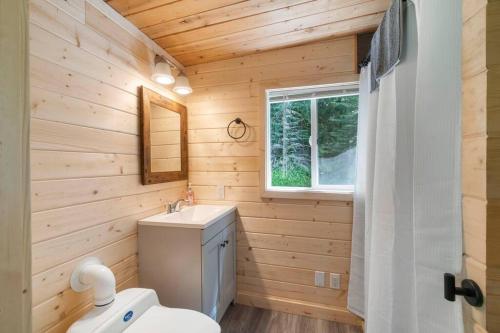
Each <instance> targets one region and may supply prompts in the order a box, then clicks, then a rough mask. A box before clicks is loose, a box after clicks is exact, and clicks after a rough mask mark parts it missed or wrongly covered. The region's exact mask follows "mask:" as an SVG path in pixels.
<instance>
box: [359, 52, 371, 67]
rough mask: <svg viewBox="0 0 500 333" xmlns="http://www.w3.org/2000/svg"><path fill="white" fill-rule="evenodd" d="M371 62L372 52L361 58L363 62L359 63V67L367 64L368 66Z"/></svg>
mask: <svg viewBox="0 0 500 333" xmlns="http://www.w3.org/2000/svg"><path fill="white" fill-rule="evenodd" d="M369 62H370V52H368V54H367V55H366V56H365V57H364V58H363V60H361V62H360V63H359V64H358V67H359V68H363V67H365V66H368V63H369Z"/></svg>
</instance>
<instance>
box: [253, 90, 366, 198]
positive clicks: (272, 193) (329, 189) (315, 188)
mask: <svg viewBox="0 0 500 333" xmlns="http://www.w3.org/2000/svg"><path fill="white" fill-rule="evenodd" d="M325 88H330V89H332V90H345V89H353V88H355V89H358V88H359V82H357V81H355V82H347V83H336V84H325V85H317V86H303V87H289V88H266V89H264V96H265V98H264V103H265V112H264V116H263V118H264V124H263V125H264V126H263V129H264V131H263V132H264V135H263V141H264V142H263V145H264V150H265V152H264V156H263V167H264V177H263V178H264V179H263V186H262V187H263V189H262V191H261V192H262V196H263V197H267V198H291V199H313V200H322V199H325V200H348V201H349V200H352V195H353V192H354V184H353V185H320V184H319V174H318V171H319V169H318V168H319V165H318V164H319V163H318V143H317V142H318V124H317V119H318V118H317V111H318V110H317V104H318V99H323V98H329V97H341V96H353V95H359V90H358V93H356V94H353V93H352V92H350V93H346V94H334V95H330V96H328V95H323V96H318V97H311V98H296V99H293V98H291V99H287V101H302V100H310V101H311V142H312V143H315V144H311V187H288V186H272V185H271V181H272V167H271V163H270V161H271V149H269V146H270V139H271V138H270V136H271V122H270V121H269V117H270V113H271V108H270V105H271V103H273V102H271V101H270V96H269V95H270V93H273V92H286V91H291V92H292V91H301V90H311V89H318V90H320V89H325ZM274 103H279V102H276V101H275V102H274Z"/></svg>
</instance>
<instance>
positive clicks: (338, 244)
mask: <svg viewBox="0 0 500 333" xmlns="http://www.w3.org/2000/svg"><path fill="white" fill-rule="evenodd" d="M355 59H356V57H355V38H354V37H352V36H351V37H345V38H341V39H336V40H329V41H322V42H319V43H315V44H311V45H307V46H301V47H295V48H289V49H283V50H276V51H270V52H263V53H260V54H257V55H248V56H245V57H241V58H234V59H230V60H224V61H217V62H212V63H207V64H202V65H195V66H191V67H187V68H186V72H187V73H188V75H189V78H190V80H191V82H192V83H193V85H197V86H198V87H196V88H195V90H194V93H193V94H192V95H190V96H189V97H188V108H189V110H190V111H192V110H194V113H193V114H192V115H190V121H189V122H188V126H189V131H190V133H191V134H190V135H191V138H193V139H195V140H193V141H191V143H190V147H189V161H190V176H189V179H190V182H192V183H193V188H194V191H195V196H196V198H197V199H198V200H199V202H202V203H219V204H224V203H232V204H236V205H237V207H238V214H239V221H238V225H237V230H238V238H237V242H238V247H237V257H238V262H237V271H238V272H237V275H238V281H239V282H238V287H237V289H238V300H239V301H240V302H243V303H245V304H252V305H255V306H259V307H265V308H271V309H278V310H281V311H287V312H292V313H296V312H300V313H301V314H306V315H309V316H316V317H320V318H324V319H332V318H335V319H336V320H343V321H346V322H351V323H359V321H358V320H357V319H356V317H355V316H354V315H352V314H349V313H348V312H347V310H346V290H347V284H348V274H349V264H350V252H351V242H350V241H351V232H352V202H349V201H317V200H304V199H301V200H297V199H266V198H261V196H260V186H261V183H260V182H261V178H260V173H261V172H262V170H261V165H260V158H261V157H262V156H261V154H262V150H261V144H262V142H261V135H260V134H261V133H260V129H261V124H260V122H261V116H262V113H263V105H264V103H263V96H262V95H261V91H262V90H261V86H262V85H263V84H265V85H270V86H272V85H273V84H276V85H277V86H282V87H283V86H292V87H293V86H297V85H298V86H300V85H311V84H316V83H317V82H321V83H334V82H339V81H340V82H342V81H344V82H345V81H351V82H352V81H355V80H356V79H357V74H356V66H355V65H356V64H355ZM290 68H293V69H294V70H290ZM236 117H241V118H242V119H243V120H244V121H245V122H247V123H248V124H249V125H250V129H251V130H255V131H256V132H259V135H256V136H255V137H253V136H252V137H248V138H246V139H245V140H241V141H234V140H231V139H230V138H229V137H228V135H227V133H226V126H227V124H228V123H229V122H230V121H231V120H232V119H234V118H236ZM208 130H210V132H207V131H208ZM220 187H223V189H224V191H222V193H221V191H220ZM315 271H324V272H325V273H326V276H327V277H328V276H329V275H328V274H329V273H337V274H340V275H341V290H340V291H339V290H334V289H331V288H329V286H328V283H329V282H328V281H326V286H325V288H318V287H315V286H314V272H315ZM327 280H328V279H327Z"/></svg>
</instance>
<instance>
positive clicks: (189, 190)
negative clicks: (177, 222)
mask: <svg viewBox="0 0 500 333" xmlns="http://www.w3.org/2000/svg"><path fill="white" fill-rule="evenodd" d="M186 201H187V203H188V205H189V206H192V205H194V192H193V188H192V187H191V183H189V184H188V188H187V191H186Z"/></svg>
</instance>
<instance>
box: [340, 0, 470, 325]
mask: <svg viewBox="0 0 500 333" xmlns="http://www.w3.org/2000/svg"><path fill="white" fill-rule="evenodd" d="M414 2H415V5H408V9H407V13H406V15H405V20H404V21H405V23H404V46H403V55H402V59H401V62H400V63H399V65H398V66H396V67H395V69H394V70H393V71H392V72H390V73H388V74H387V75H386V76H384V77H383V78H382V79H381V80H380V87H379V89H378V90H376V91H374V92H373V93H370V92H369V88H368V84H369V82H370V80H369V70H368V69H367V68H365V69H363V70H362V73H361V77H360V111H359V137H358V161H357V182H356V191H355V196H354V226H353V245H352V261H351V275H350V285H349V297H348V301H349V308H350V310H351V311H353V312H354V313H357V314H358V315H361V316H363V317H364V318H365V321H366V332H367V333H421V332H422V333H449V332H453V333H455V332H456V333H461V332H462V331H463V324H462V316H461V307H460V304H459V302H456V303H450V302H447V301H445V300H444V298H443V273H445V272H451V273H458V272H459V271H460V268H461V253H462V251H461V245H462V237H461V219H460V176H459V173H460V169H459V150H460V127H459V124H460V36H461V31H460V26H461V19H460V17H461V11H460V5H461V4H460V1H456V0H440V1H422V2H420V1H414ZM415 12H416V15H415Z"/></svg>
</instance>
